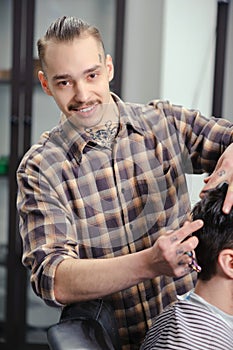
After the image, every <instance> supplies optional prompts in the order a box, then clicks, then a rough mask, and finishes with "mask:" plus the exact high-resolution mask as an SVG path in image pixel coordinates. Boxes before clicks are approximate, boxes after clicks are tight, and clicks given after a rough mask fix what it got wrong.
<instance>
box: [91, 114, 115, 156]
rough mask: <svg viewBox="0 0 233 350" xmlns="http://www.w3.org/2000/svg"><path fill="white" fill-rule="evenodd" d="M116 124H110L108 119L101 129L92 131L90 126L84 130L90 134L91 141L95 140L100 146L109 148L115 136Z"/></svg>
mask: <svg viewBox="0 0 233 350" xmlns="http://www.w3.org/2000/svg"><path fill="white" fill-rule="evenodd" d="M117 130H118V126H116V124H115V125H112V122H111V121H110V120H109V121H107V122H106V123H105V125H104V128H103V129H99V130H96V131H93V130H92V129H90V128H85V131H86V132H87V133H88V134H89V135H90V136H91V138H92V141H94V142H96V143H97V144H98V145H100V146H101V147H107V148H109V149H111V147H112V143H113V141H114V139H115V137H116V134H117Z"/></svg>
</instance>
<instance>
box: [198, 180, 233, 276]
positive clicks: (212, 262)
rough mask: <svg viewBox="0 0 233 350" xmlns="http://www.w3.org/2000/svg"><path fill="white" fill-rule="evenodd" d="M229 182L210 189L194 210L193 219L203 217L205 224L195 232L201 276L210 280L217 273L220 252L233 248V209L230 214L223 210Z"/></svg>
mask: <svg viewBox="0 0 233 350" xmlns="http://www.w3.org/2000/svg"><path fill="white" fill-rule="evenodd" d="M227 189H228V184H227V183H223V184H221V185H220V186H218V187H217V188H215V189H212V190H209V191H208V192H207V193H206V195H205V197H204V198H203V199H202V200H201V201H199V202H198V203H197V204H196V205H195V206H194V208H193V210H192V218H193V220H196V219H201V220H203V221H204V226H203V227H202V228H201V229H200V230H198V231H196V232H194V233H193V235H194V236H197V237H198V240H199V244H198V246H197V248H196V249H195V252H196V258H197V261H198V264H199V265H200V266H201V268H202V271H201V272H200V274H199V278H200V279H202V280H209V279H210V278H211V277H212V276H213V275H215V274H216V267H217V260H218V255H219V253H220V252H221V251H222V250H223V249H226V248H231V249H233V209H232V210H231V211H230V213H229V214H224V213H223V211H222V207H223V203H224V200H225V196H226V193H227Z"/></svg>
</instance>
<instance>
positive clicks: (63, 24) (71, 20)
mask: <svg viewBox="0 0 233 350" xmlns="http://www.w3.org/2000/svg"><path fill="white" fill-rule="evenodd" d="M85 36H86V37H88V36H92V37H93V38H95V39H96V41H97V42H98V43H99V44H100V47H101V48H102V49H103V53H104V54H105V48H104V43H103V40H102V37H101V34H100V31H99V29H98V28H96V27H94V26H92V25H90V24H88V23H87V22H85V21H83V20H81V19H79V18H75V17H67V16H63V17H61V18H58V19H57V20H56V21H55V22H53V23H52V24H51V25H50V26H49V28H48V29H47V31H46V33H45V35H44V36H43V37H42V38H40V39H39V40H38V41H37V49H38V56H39V60H40V65H41V68H42V69H43V70H44V67H45V65H46V62H45V51H46V46H47V45H48V44H49V42H50V41H53V42H56V43H59V42H61V43H62V42H63V43H64V42H69V41H73V40H74V39H75V38H79V37H85Z"/></svg>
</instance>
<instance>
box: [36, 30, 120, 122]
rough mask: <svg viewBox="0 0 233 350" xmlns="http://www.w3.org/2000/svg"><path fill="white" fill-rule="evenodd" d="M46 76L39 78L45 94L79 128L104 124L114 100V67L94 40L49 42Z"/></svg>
mask: <svg viewBox="0 0 233 350" xmlns="http://www.w3.org/2000/svg"><path fill="white" fill-rule="evenodd" d="M45 75H46V77H45ZM45 75H44V74H43V73H42V72H39V74H38V76H39V79H40V82H41V85H42V87H43V89H44V91H45V92H46V93H47V94H48V95H51V96H53V97H54V99H55V101H56V103H57V105H58V106H59V108H60V109H61V111H62V112H63V113H64V114H65V115H66V116H67V117H68V118H71V119H73V120H75V124H76V125H78V126H80V127H93V126H95V125H98V124H99V123H101V121H102V119H103V116H104V113H106V110H108V106H109V102H110V99H111V95H110V90H109V82H110V81H111V80H112V78H113V64H112V59H111V57H110V56H107V57H105V56H104V51H103V48H102V47H101V45H100V44H99V43H98V42H97V41H96V40H95V39H94V38H93V37H91V36H88V37H82V38H75V39H74V40H73V41H71V42H65V43H61V42H59V43H56V42H53V41H51V42H49V43H48V45H47V47H46V51H45Z"/></svg>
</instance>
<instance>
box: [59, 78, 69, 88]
mask: <svg viewBox="0 0 233 350" xmlns="http://www.w3.org/2000/svg"><path fill="white" fill-rule="evenodd" d="M69 85H71V83H70V81H67V80H62V81H59V82H58V86H62V87H63V86H69Z"/></svg>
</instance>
